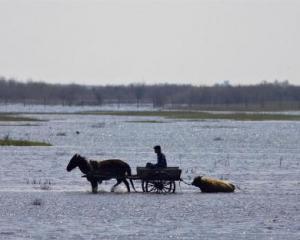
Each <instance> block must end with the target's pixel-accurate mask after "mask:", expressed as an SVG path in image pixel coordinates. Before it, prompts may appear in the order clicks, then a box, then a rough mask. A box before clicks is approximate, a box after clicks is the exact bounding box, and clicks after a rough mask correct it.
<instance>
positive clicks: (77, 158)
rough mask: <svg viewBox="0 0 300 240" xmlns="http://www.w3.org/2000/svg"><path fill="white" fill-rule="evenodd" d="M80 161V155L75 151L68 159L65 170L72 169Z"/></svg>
mask: <svg viewBox="0 0 300 240" xmlns="http://www.w3.org/2000/svg"><path fill="white" fill-rule="evenodd" d="M80 161H82V157H81V156H80V155H79V154H77V153H76V154H75V155H74V156H73V157H72V158H71V160H70V162H69V164H68V166H67V171H68V172H70V171H72V170H73V169H74V168H76V167H78V166H79V164H80Z"/></svg>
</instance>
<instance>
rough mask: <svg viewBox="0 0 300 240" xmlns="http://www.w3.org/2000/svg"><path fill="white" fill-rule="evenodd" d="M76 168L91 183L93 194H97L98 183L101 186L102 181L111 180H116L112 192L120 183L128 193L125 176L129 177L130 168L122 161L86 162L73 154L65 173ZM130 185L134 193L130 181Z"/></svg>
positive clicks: (128, 188)
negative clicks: (123, 184)
mask: <svg viewBox="0 0 300 240" xmlns="http://www.w3.org/2000/svg"><path fill="white" fill-rule="evenodd" d="M76 167H79V169H80V171H81V172H82V173H84V174H86V178H87V180H88V181H89V182H90V183H91V186H92V192H93V193H97V191H98V183H99V184H101V183H102V181H103V180H109V179H112V178H115V179H116V180H117V183H116V184H115V185H114V186H113V187H112V189H111V191H112V192H113V191H114V189H115V187H116V186H118V185H119V184H120V183H121V182H123V183H125V185H126V188H127V191H128V192H130V187H129V183H128V181H127V180H126V176H131V168H130V166H129V165H128V164H127V163H126V162H123V161H122V160H119V159H109V160H103V161H93V160H90V161H88V160H86V159H85V158H84V157H82V156H80V155H79V154H75V155H74V156H73V157H72V158H71V160H70V162H69V164H68V166H67V171H68V172H70V171H72V170H73V169H74V168H76ZM130 183H131V185H132V188H133V189H134V191H136V190H135V188H134V185H133V182H132V180H131V179H130Z"/></svg>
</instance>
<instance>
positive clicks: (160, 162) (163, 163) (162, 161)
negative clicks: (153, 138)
mask: <svg viewBox="0 0 300 240" xmlns="http://www.w3.org/2000/svg"><path fill="white" fill-rule="evenodd" d="M155 165H156V167H161V168H165V167H167V160H166V157H165V155H164V154H163V153H158V154H157V164H155Z"/></svg>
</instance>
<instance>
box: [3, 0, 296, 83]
mask: <svg viewBox="0 0 300 240" xmlns="http://www.w3.org/2000/svg"><path fill="white" fill-rule="evenodd" d="M299 29H300V1H298V0H26V1H24V0H0V76H4V77H7V78H17V79H18V80H21V81H28V80H29V79H31V80H33V81H44V82H48V83H66V84H67V83H77V84H87V85H107V84H109V85H111V84H130V83H144V84H158V83H175V84H193V85H213V84H216V83H222V82H223V81H225V80H228V81H229V82H230V83H231V84H232V85H237V84H242V85H246V84H257V83H261V82H262V81H268V82H273V81H275V80H278V81H285V80H288V81H289V82H290V83H292V84H296V85H300V31H299Z"/></svg>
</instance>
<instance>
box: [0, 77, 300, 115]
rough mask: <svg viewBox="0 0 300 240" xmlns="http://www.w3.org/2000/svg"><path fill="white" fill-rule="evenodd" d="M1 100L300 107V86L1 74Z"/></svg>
mask: <svg viewBox="0 0 300 240" xmlns="http://www.w3.org/2000/svg"><path fill="white" fill-rule="evenodd" d="M0 102H1V103H4V104H7V103H22V104H45V105H52V104H62V105H102V104H110V103H117V104H123V103H134V104H136V105H137V107H138V106H140V105H141V104H152V105H153V107H174V108H180V107H188V108H190V109H210V110H284V109H286V110H298V109H300V86H294V85H290V84H289V83H288V82H287V81H285V82H278V81H275V82H273V83H268V82H263V83H261V84H257V85H248V86H245V85H242V86H231V85H230V84H228V83H225V84H221V85H214V86H211V87H209V86H192V85H175V84H159V85H144V84H131V85H126V86H124V85H120V86H84V85H77V84H69V85H61V84H47V83H43V82H27V83H23V82H19V81H16V80H13V79H6V78H4V77H0Z"/></svg>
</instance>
